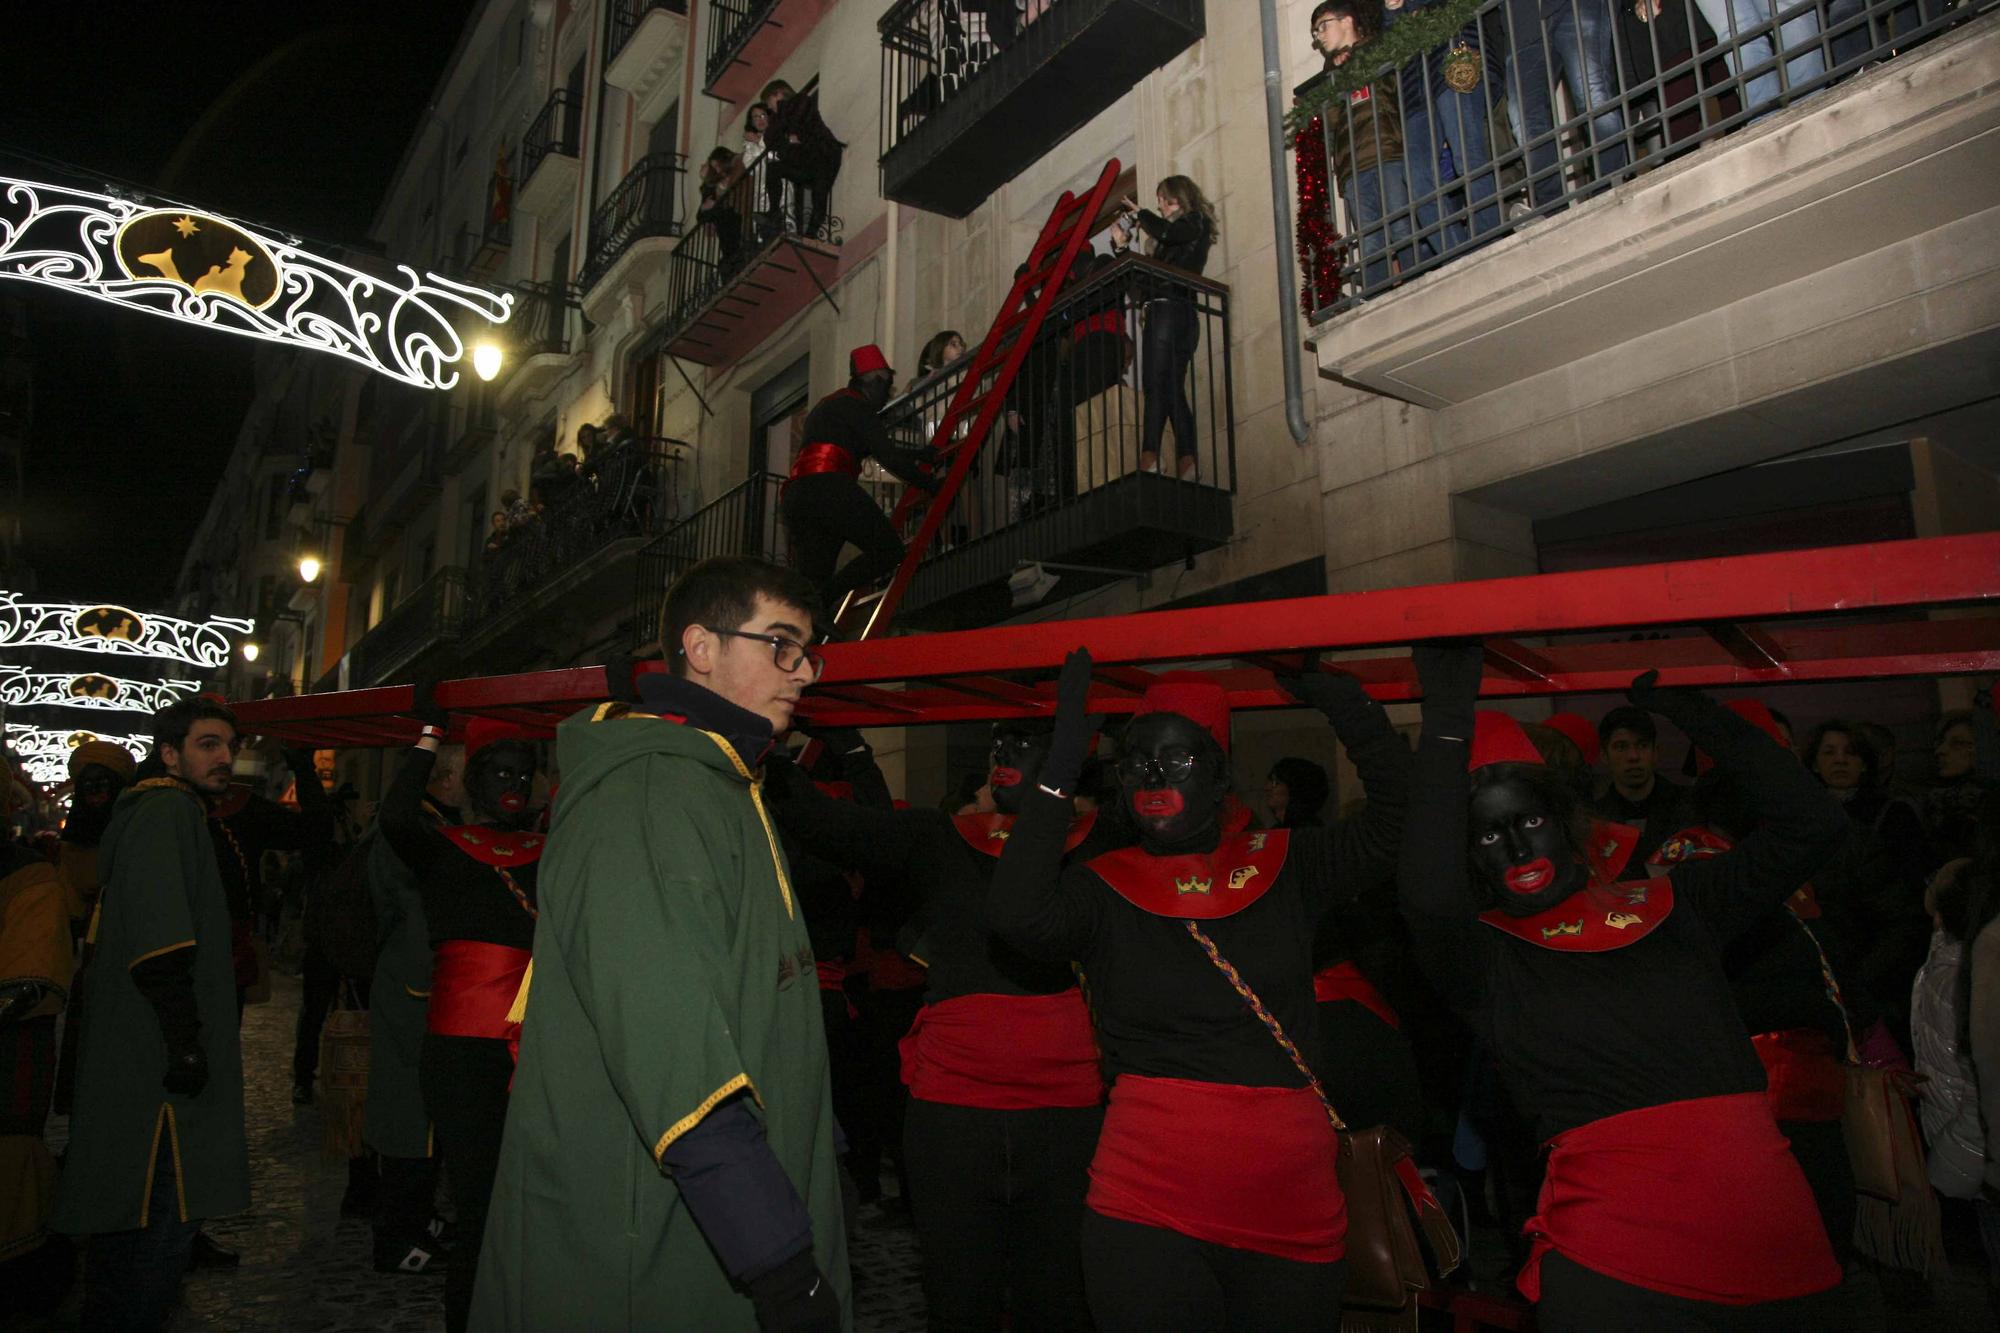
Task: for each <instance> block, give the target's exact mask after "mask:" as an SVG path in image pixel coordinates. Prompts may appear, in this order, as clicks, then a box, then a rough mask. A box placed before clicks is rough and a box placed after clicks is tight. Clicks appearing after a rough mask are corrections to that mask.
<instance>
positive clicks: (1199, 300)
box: [863, 255, 1236, 561]
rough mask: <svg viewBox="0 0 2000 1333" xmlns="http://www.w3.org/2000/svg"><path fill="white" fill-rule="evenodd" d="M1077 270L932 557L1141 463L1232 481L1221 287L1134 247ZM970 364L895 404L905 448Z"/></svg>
mask: <svg viewBox="0 0 2000 1333" xmlns="http://www.w3.org/2000/svg"><path fill="white" fill-rule="evenodd" d="M1079 271H1080V272H1082V273H1083V275H1084V276H1082V277H1080V278H1078V277H1073V278H1072V279H1071V283H1072V286H1071V290H1070V291H1068V292H1067V293H1065V294H1064V295H1063V296H1062V297H1060V298H1059V299H1058V301H1057V303H1056V305H1055V306H1054V307H1053V308H1052V309H1051V310H1050V312H1049V315H1048V317H1047V319H1046V320H1045V321H1044V323H1043V325H1042V328H1041V330H1040V332H1039V333H1038V334H1037V335H1036V337H1035V341H1034V343H1033V345H1032V346H1030V347H1029V349H1028V354H1027V356H1026V358H1025V359H1024V360H1023V361H1022V364H1021V371H1020V374H1019V375H1018V376H1017V377H1016V379H1015V381H1014V385H1013V388H1012V389H1011V390H1009V392H1008V395H1007V402H1006V407H1005V410H1004V411H1003V412H1002V414H1001V416H1000V417H999V418H998V419H997V420H996V423H995V426H994V429H993V433H992V434H990V435H989V436H988V437H987V440H986V443H985V445H984V446H983V447H982V448H981V449H980V451H979V456H978V457H977V458H976V459H975V460H974V461H973V464H972V469H971V471H970V472H969V473H968V474H967V476H966V478H965V480H964V483H963V484H962V485H961V487H960V489H959V492H958V495H957V497H956V498H955V499H954V500H953V502H952V507H951V510H950V512H949V513H948V514H947V515H946V518H945V521H944V524H943V526H942V527H941V528H940V529H939V533H938V540H937V541H936V542H934V543H933V544H932V546H931V548H930V550H929V551H928V552H927V553H926V556H925V559H926V560H927V561H929V560H935V559H938V558H939V557H941V556H944V555H947V554H949V553H950V552H951V551H952V550H954V549H957V548H959V547H962V546H964V545H966V544H968V543H972V542H977V541H979V540H981V539H982V538H985V537H988V536H992V535H994V534H996V533H999V532H1000V531H1002V530H1003V529H1006V528H1008V527H1011V526H1013V525H1015V524H1018V523H1021V522H1023V521H1025V520H1027V519H1029V518H1033V517H1035V516H1037V515H1041V514H1047V513H1051V512H1055V511H1060V510H1063V509H1067V508H1073V507H1076V506H1078V505H1079V504H1081V503H1082V502H1084V501H1086V500H1087V499H1088V498H1089V497H1091V496H1092V495H1093V493H1096V492H1098V491H1100V490H1102V489H1103V488H1106V487H1110V486H1114V485H1116V484H1117V483H1119V482H1120V481H1122V480H1123V479H1125V478H1128V477H1131V476H1134V475H1135V474H1137V473H1140V472H1142V471H1145V472H1153V471H1157V472H1159V473H1160V474H1162V475H1163V476H1167V477H1179V478H1181V479H1183V480H1184V481H1186V482H1188V483H1189V484H1190V486H1194V487H1208V488H1214V489H1219V490H1224V491H1229V492H1234V491H1235V489H1236V426H1235V415H1236V414H1235V411H1234V407H1233V398H1234V384H1233V377H1232V372H1231V367H1230V351H1229V289H1228V288H1227V287H1225V286H1223V285H1222V284H1220V283H1215V282H1210V281H1208V280H1206V279H1204V278H1197V277H1194V276H1193V275H1191V274H1189V273H1187V272H1185V271H1183V270H1181V269H1177V268H1173V267H1171V266H1169V265H1166V264H1160V263H1156V262H1154V261H1153V260H1151V259H1147V258H1143V257H1141V256H1138V255H1128V256H1126V257H1125V258H1123V259H1120V260H1115V261H1113V260H1111V259H1109V257H1104V258H1102V259H1100V261H1099V262H1098V263H1097V264H1096V265H1094V266H1086V265H1079ZM969 364H970V357H969V356H968V357H967V358H966V359H964V360H961V361H959V362H956V363H954V364H953V365H951V366H947V367H945V368H944V369H942V370H940V371H938V372H936V373H935V374H932V375H930V376H928V377H927V378H925V379H923V380H921V381H919V382H917V383H916V384H914V385H912V386H911V387H910V388H909V389H908V390H907V391H906V392H904V393H903V395H902V396H901V397H899V398H897V399H895V400H893V401H891V402H890V403H889V404H888V406H886V407H885V408H884V409H883V416H884V418H885V420H886V421H887V422H888V426H889V432H890V434H891V435H892V436H893V437H894V438H895V439H896V440H897V441H898V442H899V443H901V444H903V445H905V446H907V447H910V448H920V447H922V446H924V445H927V444H929V443H930V442H931V439H932V436H933V435H934V434H935V432H936V430H937V426H938V423H939V422H940V421H941V420H942V419H943V417H944V414H945V409H946V407H947V406H948V405H949V404H950V402H951V398H952V395H953V394H954V393H956V392H957V391H958V387H959V383H960V382H961V381H962V380H963V379H964V377H965V374H966V370H967V367H968V366H969ZM970 425H971V421H970V420H969V419H968V420H967V421H965V422H964V423H963V425H962V426H961V427H960V437H959V438H961V439H962V438H963V437H964V431H965V430H966V429H968V428H969V427H970ZM944 447H946V448H950V447H952V446H951V444H949V443H947V444H945V445H944ZM874 471H875V469H874V468H873V467H872V466H871V467H870V469H869V470H868V472H865V473H864V477H863V479H864V482H865V483H867V484H869V485H870V487H871V489H872V490H873V491H874V493H875V494H876V497H877V499H878V502H880V503H882V504H883V505H884V506H885V507H893V506H894V504H895V502H896V500H897V499H898V498H899V496H900V492H901V487H900V486H899V485H897V484H896V483H894V482H893V481H892V480H889V479H887V478H886V475H884V476H883V477H881V478H875V477H872V476H870V473H873V472H874ZM1048 554H1050V555H1051V558H1053V554H1054V553H1048Z"/></svg>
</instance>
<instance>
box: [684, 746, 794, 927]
mask: <svg viewBox="0 0 2000 1333" xmlns="http://www.w3.org/2000/svg"><path fill="white" fill-rule="evenodd" d="M695 730H696V731H701V728H699V727H696V728H695ZM701 734H702V735H704V736H706V737H708V738H709V739H710V740H712V741H714V742H715V744H716V746H717V747H718V748H719V749H720V750H721V751H722V752H723V753H724V754H725V755H728V756H729V762H730V763H732V764H734V765H735V766H736V776H738V777H740V778H742V779H744V780H745V781H746V782H748V783H749V784H750V804H752V805H754V806H756V807H757V822H758V823H760V824H762V825H763V826H764V841H765V842H766V843H767V844H769V845H770V848H771V869H773V870H775V871H776V872H777V873H778V892H779V893H780V894H781V895H783V897H784V899H785V917H786V919H787V920H791V921H796V920H798V919H799V914H798V913H797V912H796V911H794V910H793V908H792V881H791V880H790V879H789V878H788V877H787V876H786V874H785V858H784V857H783V856H782V855H781V854H780V853H779V851H778V831H777V830H776V829H774V828H772V827H771V816H770V814H769V813H767V812H766V811H765V809H764V795H763V792H764V782H763V779H761V778H759V777H757V776H755V775H754V774H752V773H751V772H750V766H749V765H748V764H746V763H744V762H743V756H742V755H739V754H737V753H736V747H735V746H733V745H731V744H730V743H729V742H728V741H726V740H724V739H722V737H720V736H718V735H716V734H715V733H714V732H712V731H702V732H701Z"/></svg>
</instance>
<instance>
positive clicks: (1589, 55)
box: [1507, 0, 1632, 206]
mask: <svg viewBox="0 0 2000 1333" xmlns="http://www.w3.org/2000/svg"><path fill="white" fill-rule="evenodd" d="M1507 17H1508V21H1509V23H1510V25H1511V26H1512V28H1513V31H1514V49H1513V50H1512V51H1511V52H1509V53H1508V54H1509V56H1510V58H1511V59H1512V60H1513V62H1514V71H1513V77H1512V86H1513V89H1514V97H1515V100H1516V102H1517V103H1518V105H1519V107H1520V112H1521V129H1522V132H1523V142H1524V143H1525V144H1526V145H1527V149H1528V174H1529V176H1530V178H1531V179H1532V181H1533V186H1532V188H1531V191H1530V193H1531V195H1532V197H1533V200H1534V202H1535V204H1536V205H1537V206H1539V205H1542V204H1546V203H1552V202H1553V201H1555V200H1557V199H1560V198H1562V194H1563V188H1564V183H1563V173H1562V170H1561V169H1560V168H1559V167H1558V166H1557V165H1556V160H1557V157H1558V156H1559V153H1560V149H1559V147H1558V145H1557V143H1556V134H1555V123H1556V121H1555V85H1554V81H1553V80H1552V79H1551V78H1550V70H1549V52H1550V51H1551V50H1553V51H1554V52H1555V57H1556V65H1557V69H1558V71H1559V72H1560V74H1561V77H1562V80H1563V82H1564V83H1565V84H1567V85H1568V86H1569V93H1570V105H1571V106H1573V107H1574V106H1588V107H1589V108H1590V137H1591V142H1592V143H1593V145H1596V146H1597V151H1596V154H1595V156H1594V158H1593V160H1592V162H1591V175H1592V176H1593V177H1594V178H1595V179H1597V180H1600V181H1605V180H1610V179H1612V178H1613V177H1615V176H1616V175H1617V174H1618V173H1619V172H1621V171H1623V170H1624V169H1625V166H1626V164H1627V163H1628V162H1630V161H1631V160H1632V155H1631V152H1630V150H1629V149H1628V147H1627V146H1626V144H1625V142H1624V140H1623V139H1622V137H1621V136H1622V135H1623V134H1624V131H1625V117H1624V115H1623V114H1622V113H1621V112H1620V111H1619V109H1618V105H1617V98H1618V68H1617V60H1616V57H1615V55H1614V52H1613V48H1612V38H1611V30H1612V26H1613V24H1614V22H1615V20H1614V19H1613V18H1612V15H1611V6H1610V3H1609V0H1565V3H1564V4H1563V5H1562V7H1561V8H1559V9H1557V10H1556V12H1555V13H1553V14H1549V15H1547V16H1546V17H1544V16H1543V15H1542V14H1541V13H1540V4H1539V2H1538V0H1508V5H1507ZM1545 27H1546V29H1547V37H1546V39H1545V38H1544V36H1543V30H1544V28H1545ZM1545 40H1546V45H1544V41H1545Z"/></svg>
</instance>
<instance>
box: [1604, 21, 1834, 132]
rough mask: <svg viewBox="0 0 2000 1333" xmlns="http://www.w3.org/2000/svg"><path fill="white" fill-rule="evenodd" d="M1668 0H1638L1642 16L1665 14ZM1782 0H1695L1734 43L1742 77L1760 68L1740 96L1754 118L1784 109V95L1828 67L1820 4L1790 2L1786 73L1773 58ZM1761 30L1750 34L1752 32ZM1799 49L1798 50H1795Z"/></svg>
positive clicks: (1783, 33)
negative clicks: (1774, 26)
mask: <svg viewBox="0 0 2000 1333" xmlns="http://www.w3.org/2000/svg"><path fill="white" fill-rule="evenodd" d="M1661 2H1662V0H1635V10H1636V12H1637V13H1638V16H1639V19H1640V21H1641V22H1646V21H1649V20H1651V19H1654V18H1657V17H1659V14H1660V8H1661ZM1775 2H1776V0H1694V3H1695V8H1696V9H1699V10H1700V11H1701V16H1702V17H1703V18H1705V19H1707V20H1708V26H1709V27H1711V28H1713V29H1714V30H1715V35H1716V38H1717V40H1718V41H1719V43H1720V44H1721V45H1723V46H1725V47H1729V48H1730V50H1729V72H1730V73H1731V74H1733V75H1735V76H1737V77H1738V78H1742V77H1743V71H1744V70H1745V69H1750V70H1759V69H1761V70H1762V71H1763V72H1762V73H1761V74H1752V75H1751V76H1750V77H1749V78H1748V79H1744V81H1743V86H1742V88H1741V89H1740V90H1739V91H1738V93H1737V96H1738V97H1739V98H1740V99H1741V100H1742V102H1743V109H1744V110H1746V111H1748V112H1749V113H1750V118H1751V119H1752V120H1757V119H1761V118H1762V117H1764V116H1768V115H1770V114H1771V113H1772V112H1773V111H1776V110H1777V109H1778V99H1779V98H1780V97H1783V96H1787V95H1789V94H1790V93H1791V92H1792V90H1793V89H1795V88H1797V87H1798V86H1799V85H1800V84H1802V83H1806V82H1808V81H1810V80H1812V79H1816V78H1818V77H1819V76H1820V75H1822V74H1824V73H1826V56H1825V53H1824V52H1822V51H1821V49H1820V45H1819V6H1818V5H1798V4H1793V5H1790V6H1789V7H1788V8H1789V11H1790V12H1791V14H1792V17H1790V18H1788V19H1786V20H1785V21H1784V23H1783V24H1781V25H1779V28H1778V40H1779V41H1780V43H1782V45H1783V46H1784V49H1785V52H1786V53H1787V54H1786V59H1785V62H1784V65H1785V68H1784V73H1783V77H1782V78H1780V76H1779V71H1778V68H1777V66H1776V65H1775V64H1774V63H1773V62H1772V59H1771V22H1772V19H1773V18H1774V16H1775V10H1774V8H1773V6H1774V4H1775ZM1753 32H1754V33H1755V34H1756V36H1754V37H1753V36H1749V35H1748V34H1750V33H1753ZM1794 53H1796V54H1794Z"/></svg>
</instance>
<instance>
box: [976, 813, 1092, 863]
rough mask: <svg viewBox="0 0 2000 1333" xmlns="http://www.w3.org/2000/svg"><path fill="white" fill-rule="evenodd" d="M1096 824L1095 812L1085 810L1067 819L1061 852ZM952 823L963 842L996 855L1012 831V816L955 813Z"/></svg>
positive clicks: (1073, 846) (1074, 846)
mask: <svg viewBox="0 0 2000 1333" xmlns="http://www.w3.org/2000/svg"><path fill="white" fill-rule="evenodd" d="M1096 824H1097V812H1096V811H1095V810H1087V811H1085V812H1084V813H1083V814H1080V815H1078V816H1077V817H1076V818H1075V819H1073V820H1071V821H1070V825H1069V836H1068V837H1066V838H1064V839H1063V851H1065V852H1073V851H1075V850H1076V849H1077V847H1078V846H1079V845H1081V844H1082V842H1083V840H1084V839H1085V838H1087V837H1089V836H1090V830H1091V829H1092V828H1094V827H1095V826H1096ZM951 826H952V827H953V828H955V829H957V830H958V836H959V837H961V838H963V839H965V845H966V846H968V847H970V848H971V849H972V850H973V851H975V852H984V853H985V854H986V855H988V856H998V855H1000V853H1001V852H1002V851H1004V850H1006V847H1007V839H1008V838H1010V837H1012V836H1013V834H1014V816H1012V815H1001V814H992V815H956V816H954V817H953V818H952V821H951Z"/></svg>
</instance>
